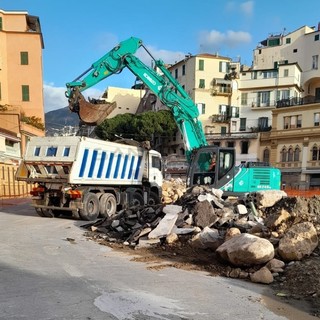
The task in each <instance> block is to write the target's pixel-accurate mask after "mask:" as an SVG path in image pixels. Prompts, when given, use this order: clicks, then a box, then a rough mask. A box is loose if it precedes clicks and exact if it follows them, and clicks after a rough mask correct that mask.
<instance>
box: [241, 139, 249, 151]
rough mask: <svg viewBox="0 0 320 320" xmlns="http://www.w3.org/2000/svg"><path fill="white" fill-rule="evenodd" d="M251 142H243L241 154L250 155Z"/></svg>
mask: <svg viewBox="0 0 320 320" xmlns="http://www.w3.org/2000/svg"><path fill="white" fill-rule="evenodd" d="M248 151H249V141H241V154H248Z"/></svg>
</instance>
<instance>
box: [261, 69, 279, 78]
mask: <svg viewBox="0 0 320 320" xmlns="http://www.w3.org/2000/svg"><path fill="white" fill-rule="evenodd" d="M262 77H263V79H271V78H277V77H278V72H277V71H263V72H262Z"/></svg>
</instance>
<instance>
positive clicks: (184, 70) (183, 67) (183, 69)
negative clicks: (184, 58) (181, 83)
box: [182, 64, 186, 76]
mask: <svg viewBox="0 0 320 320" xmlns="http://www.w3.org/2000/svg"><path fill="white" fill-rule="evenodd" d="M182 75H183V76H185V75H186V65H185V64H184V65H183V66H182Z"/></svg>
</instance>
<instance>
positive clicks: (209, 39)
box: [198, 30, 251, 52]
mask: <svg viewBox="0 0 320 320" xmlns="http://www.w3.org/2000/svg"><path fill="white" fill-rule="evenodd" d="M198 41H199V45H200V51H201V52H205V51H208V52H212V51H217V50H223V49H227V48H236V47H239V46H241V45H243V44H247V43H250V42H251V35H250V33H248V32H245V31H233V30H228V31H227V32H225V33H223V32H220V31H217V30H211V31H202V32H200V34H199V37H198Z"/></svg>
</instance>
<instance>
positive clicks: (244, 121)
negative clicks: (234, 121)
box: [239, 118, 247, 131]
mask: <svg viewBox="0 0 320 320" xmlns="http://www.w3.org/2000/svg"><path fill="white" fill-rule="evenodd" d="M246 126H247V118H240V129H239V130H240V131H246Z"/></svg>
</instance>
